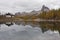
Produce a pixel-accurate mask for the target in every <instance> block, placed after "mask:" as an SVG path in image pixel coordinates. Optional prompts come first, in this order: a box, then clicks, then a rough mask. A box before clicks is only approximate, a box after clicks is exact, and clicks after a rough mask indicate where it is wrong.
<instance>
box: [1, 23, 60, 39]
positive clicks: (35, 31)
mask: <svg viewBox="0 0 60 40" xmlns="http://www.w3.org/2000/svg"><path fill="white" fill-rule="evenodd" d="M0 40H60V36H59V33H58V31H54V32H52V31H51V30H48V31H47V32H45V33H42V31H41V29H40V28H38V27H35V28H33V27H32V26H30V25H25V26H23V25H15V24H14V25H12V26H11V27H8V26H6V25H5V24H3V25H1V27H0Z"/></svg>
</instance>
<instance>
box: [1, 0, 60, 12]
mask: <svg viewBox="0 0 60 40" xmlns="http://www.w3.org/2000/svg"><path fill="white" fill-rule="evenodd" d="M43 4H44V5H46V6H48V7H49V8H55V9H57V8H59V7H60V6H59V5H60V0H0V8H1V9H0V10H1V11H5V12H12V13H14V12H16V11H29V10H38V9H41V7H42V5H43ZM1 6H2V7H1Z"/></svg>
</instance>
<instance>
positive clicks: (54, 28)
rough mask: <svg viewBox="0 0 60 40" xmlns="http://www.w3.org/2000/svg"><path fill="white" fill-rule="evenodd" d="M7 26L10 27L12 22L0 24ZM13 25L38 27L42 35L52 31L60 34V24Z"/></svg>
mask: <svg viewBox="0 0 60 40" xmlns="http://www.w3.org/2000/svg"><path fill="white" fill-rule="evenodd" d="M0 24H1V25H2V24H5V25H7V26H8V27H9V26H12V25H13V23H12V22H7V23H0ZM15 25H24V26H25V25H30V26H32V27H39V28H41V30H42V33H44V32H46V31H48V30H52V31H59V33H60V22H15Z"/></svg>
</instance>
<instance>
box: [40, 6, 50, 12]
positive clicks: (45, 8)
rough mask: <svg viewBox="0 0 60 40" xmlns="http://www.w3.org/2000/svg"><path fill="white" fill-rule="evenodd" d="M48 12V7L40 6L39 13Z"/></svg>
mask: <svg viewBox="0 0 60 40" xmlns="http://www.w3.org/2000/svg"><path fill="white" fill-rule="evenodd" d="M49 10H50V9H49V8H48V7H46V6H45V5H43V6H42V9H41V11H46V12H48V11H49Z"/></svg>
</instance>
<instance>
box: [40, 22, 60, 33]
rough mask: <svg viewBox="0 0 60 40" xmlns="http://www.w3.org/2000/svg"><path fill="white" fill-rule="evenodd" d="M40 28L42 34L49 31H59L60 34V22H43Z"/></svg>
mask: <svg viewBox="0 0 60 40" xmlns="http://www.w3.org/2000/svg"><path fill="white" fill-rule="evenodd" d="M40 28H41V30H42V32H43V33H44V32H46V31H47V30H52V31H59V33H60V23H59V22H41V23H40Z"/></svg>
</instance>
